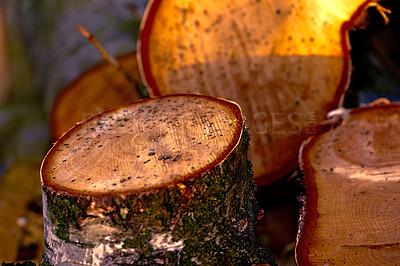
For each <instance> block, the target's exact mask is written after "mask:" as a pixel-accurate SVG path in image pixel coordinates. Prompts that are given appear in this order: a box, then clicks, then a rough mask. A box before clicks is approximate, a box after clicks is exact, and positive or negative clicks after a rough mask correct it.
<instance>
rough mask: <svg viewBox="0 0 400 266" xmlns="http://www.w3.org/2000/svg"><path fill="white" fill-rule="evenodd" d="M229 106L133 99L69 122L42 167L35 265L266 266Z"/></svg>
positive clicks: (211, 101)
mask: <svg viewBox="0 0 400 266" xmlns="http://www.w3.org/2000/svg"><path fill="white" fill-rule="evenodd" d="M248 145H249V134H248V132H247V128H246V127H245V126H244V122H243V118H242V114H241V110H240V108H239V106H238V105H237V104H235V103H233V102H229V101H225V100H222V99H217V98H211V97H206V96H199V95H175V96H166V97H161V98H152V99H148V100H142V101H140V102H136V103H132V104H129V105H126V106H122V107H119V108H116V109H113V110H110V111H107V112H104V113H102V114H99V115H96V116H94V117H92V118H90V119H88V120H87V121H85V122H83V123H80V124H78V125H77V126H75V127H74V128H73V129H71V130H70V131H69V132H67V133H66V134H65V135H63V136H62V137H61V138H60V139H59V140H58V141H57V142H56V144H55V145H54V146H53V148H52V149H51V150H50V151H49V153H48V154H47V156H46V158H45V159H44V161H43V165H42V170H41V174H42V187H43V204H44V207H43V208H44V222H45V237H44V238H45V252H44V255H43V260H42V263H43V264H50V265H55V264H57V265H63V264H68V265H71V264H91V265H117V264H135V265H143V264H151V265H154V264H178V263H180V264H185V265H186V264H187V265H189V264H190V265H194V264H204V265H215V264H256V263H269V264H275V263H276V262H275V259H274V258H273V257H272V256H271V255H270V254H269V252H268V251H266V250H264V249H261V248H258V247H257V245H256V242H255V237H254V227H255V223H256V220H257V216H258V213H259V209H258V205H257V202H256V199H255V197H254V188H255V184H254V181H253V179H252V171H251V163H250V161H249V160H248V159H247V147H248Z"/></svg>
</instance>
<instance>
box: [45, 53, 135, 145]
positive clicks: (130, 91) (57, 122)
mask: <svg viewBox="0 0 400 266" xmlns="http://www.w3.org/2000/svg"><path fill="white" fill-rule="evenodd" d="M117 60H118V62H119V63H120V64H122V65H123V66H124V67H125V68H126V69H127V70H128V71H129V73H130V74H131V75H132V77H133V78H135V79H136V80H138V81H139V80H140V76H139V70H138V67H137V61H136V53H129V54H126V55H122V56H119V57H117ZM138 99H140V97H139V95H138V93H137V91H136V90H135V88H134V87H133V86H132V85H131V84H130V83H129V82H128V81H127V80H126V79H125V77H124V76H123V75H122V74H121V73H118V71H117V70H116V69H115V67H113V66H112V65H110V64H109V63H107V62H102V63H100V64H97V65H95V66H94V67H92V68H90V69H89V70H87V71H85V72H84V73H82V74H81V75H80V76H79V77H78V78H77V79H76V80H74V81H73V82H71V83H70V84H69V85H68V86H67V87H66V88H64V89H63V90H62V91H61V93H60V94H58V96H57V98H56V100H55V102H54V105H53V108H52V111H51V118H50V123H51V134H52V138H53V140H57V139H58V138H59V137H61V135H62V134H63V133H64V132H66V131H67V130H68V129H70V128H71V127H73V126H74V125H75V124H76V123H77V122H80V121H83V120H86V119H87V118H89V117H91V116H94V115H95V114H98V113H101V112H103V111H105V110H107V109H109V108H112V107H116V106H119V105H123V104H127V103H129V102H133V101H134V100H138Z"/></svg>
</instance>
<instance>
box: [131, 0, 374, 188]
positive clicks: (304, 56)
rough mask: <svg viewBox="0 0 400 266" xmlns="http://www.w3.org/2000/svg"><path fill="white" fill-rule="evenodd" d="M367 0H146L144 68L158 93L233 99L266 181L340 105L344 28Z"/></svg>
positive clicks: (346, 69)
mask: <svg viewBox="0 0 400 266" xmlns="http://www.w3.org/2000/svg"><path fill="white" fill-rule="evenodd" d="M369 2H370V1H368V0H367V1H366V0H352V1H348V0H343V1H335V2H334V3H333V2H332V1H325V0H312V1H309V0H306V1H297V0H285V1H275V0H272V1H271V0H262V1H247V0H239V1H231V0H229V1H213V0H206V1H200V2H199V1H194V0H191V1H179V0H153V1H150V3H149V5H148V7H147V10H146V12H145V15H144V18H143V20H142V25H141V30H142V31H141V36H140V42H139V44H138V51H139V52H138V56H139V57H138V59H139V67H140V69H141V74H142V77H143V79H144V80H145V81H146V82H147V83H148V85H149V86H150V88H151V89H152V90H153V93H154V94H155V95H158V94H161V95H165V94H171V93H187V92H190V93H194V92H199V93H201V94H206V95H214V96H219V97H222V98H226V99H230V100H234V101H236V102H238V103H239V105H240V106H241V107H242V109H243V114H244V115H245V116H246V117H247V124H248V125H249V127H250V131H251V136H252V145H251V146H250V150H249V156H250V159H251V161H252V162H253V164H254V174H255V179H256V181H257V183H258V184H265V183H271V182H273V181H275V180H277V179H279V178H282V177H283V176H284V175H285V174H288V173H290V172H291V171H293V170H294V169H295V168H296V166H297V154H298V149H299V147H300V144H301V142H302V141H303V140H304V139H306V138H307V136H308V135H312V134H314V133H315V125H316V124H317V123H319V122H320V121H321V120H322V119H324V118H325V115H326V113H327V112H328V111H330V110H332V109H334V108H336V107H337V106H338V104H339V102H340V98H341V96H342V93H343V92H344V91H345V89H346V85H347V81H348V76H349V74H350V71H351V67H350V64H349V60H350V55H349V51H348V50H349V47H348V36H347V33H348V30H349V29H350V28H351V27H353V26H354V24H357V23H358V22H360V21H356V19H357V18H358V17H359V16H360V15H361V14H362V12H363V10H364V9H365V8H366V7H367V6H368V3H369ZM361 20H362V19H361Z"/></svg>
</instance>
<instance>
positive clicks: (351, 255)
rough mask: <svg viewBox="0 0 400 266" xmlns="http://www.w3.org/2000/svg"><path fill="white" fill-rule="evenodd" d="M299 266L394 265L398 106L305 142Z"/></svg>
mask: <svg viewBox="0 0 400 266" xmlns="http://www.w3.org/2000/svg"><path fill="white" fill-rule="evenodd" d="M301 160H302V162H301V167H302V170H303V172H304V177H303V181H302V182H303V185H304V188H305V191H304V192H303V193H302V196H301V200H302V202H303V208H302V211H301V219H300V227H299V234H298V243H297V248H296V256H297V261H298V263H299V265H396V264H397V263H398V262H399V261H400V253H399V250H400V227H399V224H400V223H399V221H400V212H399V210H400V166H399V162H400V105H399V104H393V105H387V104H385V103H381V105H379V106H372V107H365V108H359V109H355V110H353V111H351V112H350V114H349V116H348V118H347V119H345V120H344V121H343V122H342V123H341V124H340V125H339V126H337V127H336V128H333V129H331V130H329V131H328V132H326V133H323V134H321V135H319V136H316V137H313V138H311V139H310V140H308V141H307V142H306V143H305V144H304V146H303V148H302V153H301Z"/></svg>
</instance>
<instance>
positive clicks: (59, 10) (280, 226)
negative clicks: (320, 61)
mask: <svg viewBox="0 0 400 266" xmlns="http://www.w3.org/2000/svg"><path fill="white" fill-rule="evenodd" d="M146 2H147V1H146V0H138V1H134V0H130V1H129V0H120V1H111V0H107V1H105V0H104V1H96V0H70V1H52V0H43V1H32V0H19V1H14V0H0V23H1V24H0V262H1V261H8V262H10V261H26V260H32V261H35V262H38V260H39V259H40V257H41V255H42V251H43V221H42V214H41V211H42V209H41V208H42V207H41V191H40V178H39V168H40V163H41V161H42V159H43V157H44V155H45V153H46V152H47V150H48V149H49V148H50V146H51V138H50V131H49V116H50V112H51V107H52V104H53V102H54V99H55V98H56V96H57V95H58V94H59V93H60V91H61V90H62V89H63V88H64V87H65V86H66V85H67V84H68V83H69V82H71V81H72V80H74V79H75V78H77V77H78V76H79V74H80V73H82V72H83V71H84V70H86V69H88V68H89V67H91V66H93V65H94V64H96V63H98V62H100V61H101V60H102V59H101V57H100V55H99V54H98V52H97V51H96V50H95V48H93V46H92V45H91V44H90V43H89V42H88V41H87V40H86V39H84V38H83V37H82V36H81V34H80V33H79V32H78V31H77V30H76V26H77V25H78V24H82V25H83V26H85V27H86V28H87V29H88V30H89V31H90V32H91V33H93V34H94V35H95V36H96V37H97V38H98V39H99V40H100V41H101V43H102V44H103V45H104V46H105V48H106V49H107V50H108V51H109V53H110V54H112V55H120V54H124V53H128V52H131V51H133V50H135V47H136V38H137V35H138V28H139V23H140V16H141V15H142V13H143V11H144V8H145V5H146ZM380 4H381V5H382V6H384V7H386V8H388V9H390V10H392V14H388V17H389V19H390V23H389V25H385V23H384V20H383V18H382V16H381V15H380V14H379V12H378V11H377V10H376V9H375V8H373V7H372V8H370V9H369V18H368V21H367V22H366V24H365V25H363V29H362V30H360V29H359V30H357V31H351V32H350V42H351V45H352V51H351V56H352V61H353V69H352V77H351V83H350V86H349V90H348V92H347V94H346V98H345V103H344V104H345V107H349V108H350V107H356V106H359V105H362V104H365V103H369V102H371V101H373V100H375V99H376V98H379V97H386V98H388V99H390V100H391V101H400V89H399V88H400V49H399V47H400V24H399V17H400V16H399V15H398V14H400V9H399V2H398V1H393V0H392V1H388V0H385V1H382V2H380ZM295 176H296V175H295V174H294V175H291V176H288V177H286V178H284V179H282V180H281V181H278V182H276V183H274V184H271V185H268V186H264V187H260V188H259V189H258V199H259V203H260V205H261V207H262V208H263V209H264V210H265V217H264V219H263V220H262V222H261V223H260V224H259V226H258V228H257V233H258V236H259V243H260V244H262V245H263V246H265V247H268V248H269V249H270V250H271V251H272V252H273V253H274V254H275V255H277V256H278V257H279V260H280V264H281V265H294V254H293V249H294V245H295V238H296V233H297V223H296V222H297V217H298V204H297V187H296V178H295Z"/></svg>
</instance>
